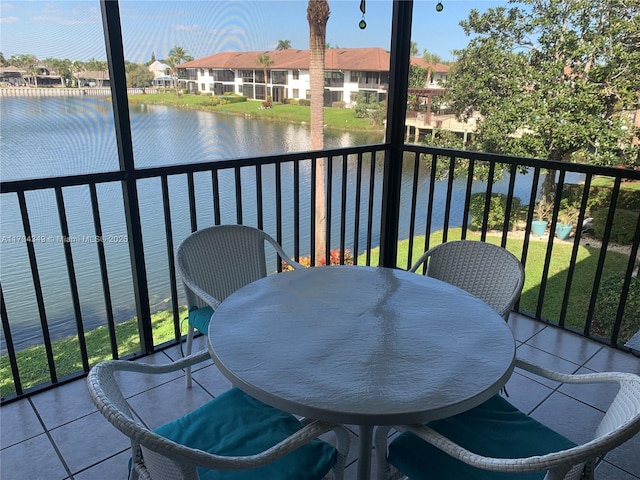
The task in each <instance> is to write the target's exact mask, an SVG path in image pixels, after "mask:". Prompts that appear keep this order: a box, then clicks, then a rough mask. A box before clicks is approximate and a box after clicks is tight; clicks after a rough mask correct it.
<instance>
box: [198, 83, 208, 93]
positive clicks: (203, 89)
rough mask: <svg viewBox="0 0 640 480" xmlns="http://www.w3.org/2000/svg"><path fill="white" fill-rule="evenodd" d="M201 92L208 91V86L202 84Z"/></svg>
mask: <svg viewBox="0 0 640 480" xmlns="http://www.w3.org/2000/svg"><path fill="white" fill-rule="evenodd" d="M200 90H201V91H203V92H205V91H206V90H207V88H206V85H205V84H204V83H201V84H200Z"/></svg>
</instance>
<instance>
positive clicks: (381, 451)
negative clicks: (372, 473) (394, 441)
mask: <svg viewBox="0 0 640 480" xmlns="http://www.w3.org/2000/svg"><path fill="white" fill-rule="evenodd" d="M390 430H391V427H390V426H387V425H381V426H379V427H377V428H376V432H375V436H374V446H375V450H376V458H377V461H378V480H388V479H389V478H391V477H390V474H391V471H390V469H389V464H388V463H387V441H388V438H389V431H390Z"/></svg>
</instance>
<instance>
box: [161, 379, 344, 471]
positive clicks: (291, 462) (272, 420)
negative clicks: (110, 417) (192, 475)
mask: <svg viewBox="0 0 640 480" xmlns="http://www.w3.org/2000/svg"><path fill="white" fill-rule="evenodd" d="M300 428H302V424H301V423H300V422H299V421H298V420H297V419H296V418H295V417H294V416H293V415H290V414H288V413H285V412H283V411H281V410H278V409H276V408H272V407H270V406H268V405H265V404H264V403H262V402H260V401H258V400H255V399H254V398H252V397H250V396H249V395H247V394H245V393H243V392H242V391H241V390H239V389H237V388H232V389H230V390H228V391H227V392H225V393H223V394H222V395H219V396H218V397H216V398H214V399H213V400H211V401H210V402H208V403H206V404H205V405H203V406H202V407H200V408H198V409H197V410H194V411H193V412H191V413H189V414H188V415H185V416H184V417H181V418H179V419H177V420H175V421H173V422H171V423H168V424H166V425H163V426H161V427H159V428H157V429H156V430H155V432H156V433H158V434H159V435H162V436H163V437H165V438H168V439H170V440H173V441H174V442H176V443H180V444H182V445H186V446H188V447H191V448H197V449H199V450H203V451H205V452H209V453H215V454H216V455H223V456H242V455H253V454H256V453H260V452H262V451H264V450H267V449H268V448H269V447H272V446H273V445H275V444H276V443H278V442H280V441H282V440H284V439H285V438H287V437H288V436H289V435H291V434H293V433H295V432H296V431H297V430H299V429H300ZM336 455H337V452H336V450H335V448H334V447H333V446H332V445H329V444H328V443H326V442H323V441H321V440H318V439H315V440H312V441H311V442H309V443H307V444H305V445H303V446H302V447H300V448H298V449H296V450H294V451H293V452H291V453H289V454H287V455H285V456H284V457H282V458H280V459H278V460H276V461H275V462H272V463H270V464H268V465H265V466H262V467H260V468H256V469H249V470H235V471H232V470H226V471H225V470H215V471H214V470H205V469H202V468H199V469H198V475H199V476H200V478H201V479H202V480H213V479H215V480H255V479H283V480H284V479H287V480H292V479H300V480H302V479H304V480H311V479H321V478H323V477H324V476H325V475H326V474H327V473H329V471H331V468H332V467H333V465H334V464H335V462H336Z"/></svg>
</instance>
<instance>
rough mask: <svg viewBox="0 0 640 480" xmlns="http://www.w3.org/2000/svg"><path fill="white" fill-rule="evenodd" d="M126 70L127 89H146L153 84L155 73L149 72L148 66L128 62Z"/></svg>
mask: <svg viewBox="0 0 640 480" xmlns="http://www.w3.org/2000/svg"><path fill="white" fill-rule="evenodd" d="M125 70H126V74H127V87H130V88H146V87H149V86H151V83H152V82H153V73H152V72H151V71H149V69H148V68H147V65H139V64H137V63H132V62H126V63H125Z"/></svg>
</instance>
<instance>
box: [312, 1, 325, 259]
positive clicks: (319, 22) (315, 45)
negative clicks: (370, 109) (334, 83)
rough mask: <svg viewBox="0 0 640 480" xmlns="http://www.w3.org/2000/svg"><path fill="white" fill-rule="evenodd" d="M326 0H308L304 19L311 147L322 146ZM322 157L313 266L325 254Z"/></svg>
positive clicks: (318, 164) (319, 171)
mask: <svg viewBox="0 0 640 480" xmlns="http://www.w3.org/2000/svg"><path fill="white" fill-rule="evenodd" d="M329 14H330V11H329V3H328V2H327V0H309V4H308V6H307V20H308V22H309V51H310V58H309V77H310V78H309V79H310V83H311V149H312V150H322V149H323V148H324V132H323V129H324V49H325V46H326V40H327V21H328V20H329ZM325 184H326V180H325V159H323V158H319V159H318V161H317V163H316V198H315V207H316V218H315V228H316V234H315V252H313V253H314V255H315V259H316V265H317V264H318V263H319V261H320V259H321V258H323V257H324V256H325V250H326V207H325V196H326V195H325Z"/></svg>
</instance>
